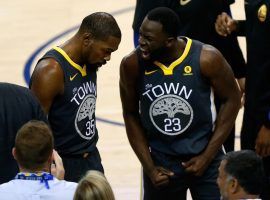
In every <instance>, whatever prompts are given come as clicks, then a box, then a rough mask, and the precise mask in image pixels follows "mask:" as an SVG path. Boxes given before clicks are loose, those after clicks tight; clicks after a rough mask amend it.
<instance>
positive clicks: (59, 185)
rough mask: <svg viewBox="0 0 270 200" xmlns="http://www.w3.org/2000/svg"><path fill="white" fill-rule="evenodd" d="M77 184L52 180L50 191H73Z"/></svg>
mask: <svg viewBox="0 0 270 200" xmlns="http://www.w3.org/2000/svg"><path fill="white" fill-rule="evenodd" d="M77 185H78V183H75V182H69V181H65V180H58V179H57V178H54V180H53V182H52V187H53V188H52V189H54V190H58V189H62V190H68V191H71V192H72V191H73V192H74V191H75V190H76V188H77Z"/></svg>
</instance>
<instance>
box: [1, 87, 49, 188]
mask: <svg viewBox="0 0 270 200" xmlns="http://www.w3.org/2000/svg"><path fill="white" fill-rule="evenodd" d="M0 106H1V108H0V110H1V112H0V166H1V167H0V184H1V183H5V182H7V181H10V180H11V179H13V178H14V177H15V175H16V174H17V173H18V171H19V169H18V165H17V163H16V161H15V160H14V158H13V156H12V153H11V152H12V148H13V147H14V143H15V137H16V133H17V131H18V130H19V128H20V127H21V126H22V125H23V124H25V123H26V122H28V121H29V120H32V119H36V120H42V121H45V122H46V121H47V118H46V116H45V114H44V113H43V111H42V108H41V106H40V105H39V102H38V100H37V99H36V97H35V96H34V95H33V94H32V93H31V91H30V90H29V89H27V88H25V87H22V86H19V85H15V84H10V83H0Z"/></svg>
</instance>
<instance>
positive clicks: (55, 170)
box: [51, 150, 65, 180]
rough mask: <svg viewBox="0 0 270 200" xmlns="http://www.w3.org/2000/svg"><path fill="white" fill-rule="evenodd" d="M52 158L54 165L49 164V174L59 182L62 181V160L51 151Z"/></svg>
mask: <svg viewBox="0 0 270 200" xmlns="http://www.w3.org/2000/svg"><path fill="white" fill-rule="evenodd" d="M52 158H53V162H54V163H52V164H51V174H52V175H54V176H55V177H56V178H58V179H59V180H64V177H65V169H64V166H63V162H62V158H61V157H60V156H59V154H58V153H57V151H55V150H53V155H52Z"/></svg>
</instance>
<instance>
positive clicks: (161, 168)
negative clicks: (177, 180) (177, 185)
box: [159, 167, 174, 176]
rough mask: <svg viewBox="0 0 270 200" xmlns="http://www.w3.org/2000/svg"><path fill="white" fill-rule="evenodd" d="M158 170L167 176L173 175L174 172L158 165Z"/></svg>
mask: <svg viewBox="0 0 270 200" xmlns="http://www.w3.org/2000/svg"><path fill="white" fill-rule="evenodd" d="M159 171H160V172H161V173H162V174H164V175H167V176H173V175H174V172H172V171H170V170H168V169H165V168H163V167H160V168H159Z"/></svg>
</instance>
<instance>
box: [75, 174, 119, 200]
mask: <svg viewBox="0 0 270 200" xmlns="http://www.w3.org/2000/svg"><path fill="white" fill-rule="evenodd" d="M74 200H115V198H114V194H113V191H112V188H111V186H110V184H109V182H108V181H107V179H106V178H105V176H104V175H103V174H102V173H101V172H99V171H95V170H90V171H88V172H87V173H86V175H85V176H84V177H83V178H82V179H81V180H80V182H79V184H78V187H77V189H76V192H75V195H74Z"/></svg>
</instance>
